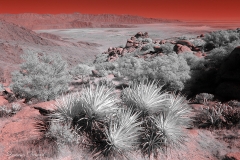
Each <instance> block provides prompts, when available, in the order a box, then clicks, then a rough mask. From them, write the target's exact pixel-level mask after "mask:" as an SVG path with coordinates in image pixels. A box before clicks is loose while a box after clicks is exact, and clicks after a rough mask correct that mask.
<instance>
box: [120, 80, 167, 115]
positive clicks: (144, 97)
mask: <svg viewBox="0 0 240 160" xmlns="http://www.w3.org/2000/svg"><path fill="white" fill-rule="evenodd" d="M161 89H162V87H158V86H157V85H156V84H155V82H154V81H153V82H151V83H150V82H148V83H146V84H144V82H140V83H139V84H134V85H132V88H126V89H124V90H123V92H122V100H123V102H125V104H126V105H127V106H133V107H134V108H135V109H137V110H140V111H142V113H143V114H149V115H151V114H154V113H158V112H159V111H162V110H165V108H166V105H167V104H168V102H169V101H168V99H169V94H167V93H163V92H161Z"/></svg>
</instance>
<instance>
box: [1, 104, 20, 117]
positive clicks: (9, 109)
mask: <svg viewBox="0 0 240 160" xmlns="http://www.w3.org/2000/svg"><path fill="white" fill-rule="evenodd" d="M21 108H22V106H21V105H20V104H18V103H12V104H10V106H9V105H7V106H6V105H3V106H0V117H8V116H12V115H14V114H16V113H17V112H18V111H20V110H21Z"/></svg>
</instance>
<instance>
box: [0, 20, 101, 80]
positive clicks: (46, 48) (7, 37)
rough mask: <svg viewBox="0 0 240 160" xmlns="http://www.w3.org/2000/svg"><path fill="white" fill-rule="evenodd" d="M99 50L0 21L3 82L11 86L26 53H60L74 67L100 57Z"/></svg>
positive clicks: (0, 62)
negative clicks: (11, 78) (13, 76)
mask: <svg viewBox="0 0 240 160" xmlns="http://www.w3.org/2000/svg"><path fill="white" fill-rule="evenodd" d="M97 46H98V44H92V45H88V44H86V43H74V42H69V41H64V40H62V39H61V38H60V37H58V36H56V35H52V34H49V33H42V34H37V33H36V32H34V31H32V30H29V29H27V28H25V27H21V26H19V25H16V24H13V23H9V22H6V21H4V20H0V73H1V74H0V81H1V82H3V83H4V82H6V83H7V84H8V82H9V79H10V77H11V76H10V75H11V72H12V71H14V70H16V69H18V67H19V64H20V63H22V59H21V58H20V56H21V54H22V53H24V52H27V51H32V52H40V53H41V52H45V53H48V54H51V53H59V54H60V55H61V56H62V57H63V58H64V59H65V60H67V61H68V63H69V65H72V66H74V65H76V64H78V63H80V62H81V61H84V60H86V59H89V58H90V59H91V58H92V59H93V58H94V55H96V54H97V49H96V47H97ZM89 50H91V52H90V53H89Z"/></svg>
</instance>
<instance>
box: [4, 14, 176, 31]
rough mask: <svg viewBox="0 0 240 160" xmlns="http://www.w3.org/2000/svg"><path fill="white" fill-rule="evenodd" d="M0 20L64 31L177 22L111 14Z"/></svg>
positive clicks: (16, 16) (19, 16)
mask: <svg viewBox="0 0 240 160" xmlns="http://www.w3.org/2000/svg"><path fill="white" fill-rule="evenodd" d="M0 19H3V20H6V21H8V22H12V23H15V24H18V25H21V26H23V27H26V28H28V29H32V30H40V29H60V28H61V29H66V28H88V27H92V28H93V27H98V28H99V27H110V28H111V27H117V28H119V27H124V28H127V27H131V26H130V25H127V24H149V23H168V22H179V21H177V20H166V19H154V18H145V17H140V16H132V15H113V14H98V15H93V14H80V13H74V14H56V15H53V14H35V13H24V14H0Z"/></svg>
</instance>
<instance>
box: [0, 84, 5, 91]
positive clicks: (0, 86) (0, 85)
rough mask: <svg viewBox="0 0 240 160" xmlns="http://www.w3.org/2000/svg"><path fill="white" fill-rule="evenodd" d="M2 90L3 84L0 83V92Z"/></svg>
mask: <svg viewBox="0 0 240 160" xmlns="http://www.w3.org/2000/svg"><path fill="white" fill-rule="evenodd" d="M2 91H4V87H3V84H0V92H2Z"/></svg>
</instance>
